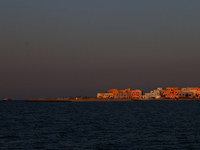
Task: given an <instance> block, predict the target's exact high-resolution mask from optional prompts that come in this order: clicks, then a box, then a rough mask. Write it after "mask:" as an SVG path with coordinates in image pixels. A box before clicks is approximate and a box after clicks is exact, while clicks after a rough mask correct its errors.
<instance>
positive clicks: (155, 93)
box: [142, 88, 163, 99]
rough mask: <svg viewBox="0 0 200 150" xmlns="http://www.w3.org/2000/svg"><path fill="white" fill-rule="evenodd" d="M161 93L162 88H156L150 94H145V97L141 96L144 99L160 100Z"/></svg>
mask: <svg viewBox="0 0 200 150" xmlns="http://www.w3.org/2000/svg"><path fill="white" fill-rule="evenodd" d="M162 93H163V89H162V88H157V90H152V91H150V93H145V95H143V96H142V98H144V99H149V98H156V99H158V98H161V97H162Z"/></svg>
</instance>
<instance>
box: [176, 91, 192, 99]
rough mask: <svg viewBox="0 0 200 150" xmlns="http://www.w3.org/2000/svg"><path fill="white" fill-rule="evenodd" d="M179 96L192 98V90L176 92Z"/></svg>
mask: <svg viewBox="0 0 200 150" xmlns="http://www.w3.org/2000/svg"><path fill="white" fill-rule="evenodd" d="M178 97H179V98H194V93H193V92H179V93H178Z"/></svg>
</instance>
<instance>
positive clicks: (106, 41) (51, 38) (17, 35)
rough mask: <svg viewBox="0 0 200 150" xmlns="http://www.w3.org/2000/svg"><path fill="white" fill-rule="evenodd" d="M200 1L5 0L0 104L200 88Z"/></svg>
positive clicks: (0, 26) (0, 37)
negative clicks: (116, 91)
mask: <svg viewBox="0 0 200 150" xmlns="http://www.w3.org/2000/svg"><path fill="white" fill-rule="evenodd" d="M199 8H200V1H196V0H190V1H188V0H176V1H174V0H163V1H160V0H151V1H148V0H142V1H139V0H138V1H132V0H123V1H122V0H109V1H106V0H104V1H102V0H95V1H94V0H85V1H83V0H67V1H66V0H57V1H55V0H48V1H47V0H46V1H45V0H43V1H41V0H34V1H32V0H20V1H16V0H9V1H8V0H1V2H0V18H1V23H0V33H1V34H0V61H1V63H0V84H1V86H0V99H3V98H6V97H8V98H12V99H30V98H56V97H68V96H72V97H74V96H78V95H81V96H93V97H94V96H96V93H97V92H105V91H107V90H108V89H111V88H117V89H125V88H131V89H142V90H143V91H144V92H149V91H150V90H153V89H155V88H157V87H164V88H165V87H167V86H172V87H174V86H175V87H179V88H181V87H188V86H200V80H199V76H200V70H199V64H200V60H199V56H200V42H199V40H200V19H199V18H200V9H199Z"/></svg>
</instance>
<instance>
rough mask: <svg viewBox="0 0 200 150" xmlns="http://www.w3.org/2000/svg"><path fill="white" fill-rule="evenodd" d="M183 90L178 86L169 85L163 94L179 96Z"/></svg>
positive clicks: (170, 96) (169, 96) (167, 96)
mask: <svg viewBox="0 0 200 150" xmlns="http://www.w3.org/2000/svg"><path fill="white" fill-rule="evenodd" d="M179 92H182V91H181V90H179V89H178V87H167V88H166V90H164V91H163V95H164V97H166V98H178V93H179Z"/></svg>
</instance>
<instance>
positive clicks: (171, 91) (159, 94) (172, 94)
mask: <svg viewBox="0 0 200 150" xmlns="http://www.w3.org/2000/svg"><path fill="white" fill-rule="evenodd" d="M97 98H131V99H159V98H169V99H174V98H200V87H187V88H181V90H179V89H178V87H167V88H166V90H163V88H161V87H158V88H157V89H156V90H152V91H150V92H149V93H144V94H143V91H142V90H139V89H136V90H131V89H130V88H128V89H125V90H117V89H110V90H108V91H107V93H97Z"/></svg>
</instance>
